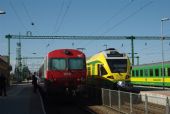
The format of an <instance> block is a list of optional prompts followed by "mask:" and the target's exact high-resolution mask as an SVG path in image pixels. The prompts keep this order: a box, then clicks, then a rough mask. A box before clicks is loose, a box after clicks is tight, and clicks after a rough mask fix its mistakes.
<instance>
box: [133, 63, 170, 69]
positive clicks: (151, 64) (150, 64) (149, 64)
mask: <svg viewBox="0 0 170 114" xmlns="http://www.w3.org/2000/svg"><path fill="white" fill-rule="evenodd" d="M160 64H162V62H156V63H148V64H141V65H135V66H132V67H135V68H137V67H143V66H153V65H160ZM164 64H170V61H164Z"/></svg>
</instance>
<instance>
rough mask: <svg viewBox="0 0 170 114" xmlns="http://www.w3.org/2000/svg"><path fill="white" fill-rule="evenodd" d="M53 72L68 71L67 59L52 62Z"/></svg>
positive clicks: (52, 60)
mask: <svg viewBox="0 0 170 114" xmlns="http://www.w3.org/2000/svg"><path fill="white" fill-rule="evenodd" d="M50 69H51V70H65V69H66V59H59V58H54V59H51V60H50Z"/></svg>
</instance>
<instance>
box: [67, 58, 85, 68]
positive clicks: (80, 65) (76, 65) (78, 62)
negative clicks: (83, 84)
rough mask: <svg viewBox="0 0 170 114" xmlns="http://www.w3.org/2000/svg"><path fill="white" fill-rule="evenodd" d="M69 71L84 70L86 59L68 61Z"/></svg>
mask: <svg viewBox="0 0 170 114" xmlns="http://www.w3.org/2000/svg"><path fill="white" fill-rule="evenodd" d="M68 64H69V69H72V70H73V69H84V68H85V64H84V59H82V58H73V59H69V60H68Z"/></svg>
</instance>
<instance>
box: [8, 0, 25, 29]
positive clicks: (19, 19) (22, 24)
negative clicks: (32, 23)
mask: <svg viewBox="0 0 170 114" xmlns="http://www.w3.org/2000/svg"><path fill="white" fill-rule="evenodd" d="M9 4H10V6H11V8H12V10H13V11H14V14H15V15H16V17H17V19H18V21H19V23H20V24H21V26H22V27H23V28H24V29H25V30H26V31H27V28H26V26H25V25H24V23H23V21H22V19H21V18H20V16H19V15H18V13H17V11H16V10H15V8H14V5H13V4H12V1H11V0H9Z"/></svg>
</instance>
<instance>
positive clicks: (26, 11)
mask: <svg viewBox="0 0 170 114" xmlns="http://www.w3.org/2000/svg"><path fill="white" fill-rule="evenodd" d="M22 6H23V7H24V11H25V13H26V15H27V16H28V18H29V20H30V22H31V23H30V24H31V25H34V24H35V23H34V22H33V19H32V17H31V16H30V14H29V12H28V9H27V7H26V6H25V4H24V2H22Z"/></svg>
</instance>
